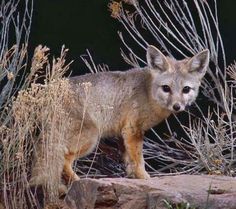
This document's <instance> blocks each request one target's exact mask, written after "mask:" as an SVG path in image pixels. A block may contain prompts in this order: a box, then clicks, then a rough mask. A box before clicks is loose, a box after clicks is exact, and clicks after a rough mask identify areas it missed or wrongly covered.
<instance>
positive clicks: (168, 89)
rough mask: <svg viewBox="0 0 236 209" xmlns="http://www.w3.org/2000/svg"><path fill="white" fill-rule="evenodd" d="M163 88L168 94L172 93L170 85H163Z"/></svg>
mask: <svg viewBox="0 0 236 209" xmlns="http://www.w3.org/2000/svg"><path fill="white" fill-rule="evenodd" d="M161 87H162V90H163V91H164V92H166V93H169V92H170V87H169V86H168V85H163V86H161Z"/></svg>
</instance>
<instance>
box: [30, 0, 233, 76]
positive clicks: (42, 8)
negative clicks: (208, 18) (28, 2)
mask: <svg viewBox="0 0 236 209" xmlns="http://www.w3.org/2000/svg"><path fill="white" fill-rule="evenodd" d="M109 2H110V1H109V0H67V1H66V0H36V1H35V2H34V17H33V25H32V32H31V39H30V46H31V49H33V48H34V47H36V46H37V45H38V44H43V45H47V46H48V47H49V48H50V49H51V54H54V55H59V52H60V49H61V46H62V45H63V44H65V45H66V47H67V48H69V49H70V51H69V56H68V59H69V60H72V59H73V60H74V63H73V64H72V66H71V70H72V71H73V74H83V73H85V72H88V69H87V68H86V66H85V65H84V64H83V62H82V60H81V59H80V55H82V54H85V53H86V49H89V51H90V52H91V54H92V55H93V58H94V60H95V62H96V63H97V64H99V63H105V64H108V66H109V67H110V69H111V70H112V69H114V70H126V69H128V68H129V66H128V65H127V64H126V63H125V62H124V61H123V59H122V57H121V55H120V47H121V46H122V43H121V41H120V39H119V37H118V34H117V31H118V30H122V26H121V24H120V23H119V22H118V21H117V20H115V19H113V18H111V17H110V12H109V11H108V6H107V4H108V3H109ZM217 2H218V14H219V15H218V16H219V21H220V29H221V34H222V37H223V41H224V45H225V50H226V57H227V64H230V63H232V62H233V61H234V59H235V57H236V44H235V42H236V12H235V9H236V1H235V0H217Z"/></svg>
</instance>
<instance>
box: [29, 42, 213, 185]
mask: <svg viewBox="0 0 236 209" xmlns="http://www.w3.org/2000/svg"><path fill="white" fill-rule="evenodd" d="M146 57H147V66H146V67H144V68H136V69H130V70H128V71H125V72H120V71H114V72H99V73H95V74H86V75H82V76H77V77H71V78H69V84H70V88H71V89H72V91H73V93H74V95H73V98H74V102H73V105H72V106H71V107H68V111H69V109H70V111H69V112H70V118H71V125H70V128H69V129H68V131H67V134H68V137H66V138H65V139H64V140H65V150H64V152H63V153H62V156H63V157H62V159H63V160H61V162H60V163H57V166H60V168H61V173H62V172H63V173H64V175H66V176H67V177H68V179H70V180H72V181H73V180H77V179H79V177H78V176H77V175H76V174H75V172H74V171H73V170H72V164H73V162H74V160H75V159H77V158H81V157H83V156H85V155H87V154H89V153H91V152H92V151H93V150H94V148H95V147H96V145H97V144H98V142H99V139H100V138H103V137H112V136H118V137H121V138H123V140H124V147H125V152H124V162H125V165H126V172H127V175H128V176H129V177H132V178H140V179H148V178H150V176H149V174H148V173H147V172H146V170H145V163H144V158H143V151H142V149H143V135H144V132H145V131H146V130H148V129H150V128H151V127H153V126H155V125H157V124H159V123H160V122H161V121H163V120H164V119H166V118H168V117H169V115H170V114H171V113H177V112H180V111H183V110H184V109H185V107H186V106H188V105H191V103H192V102H194V100H195V99H196V97H197V95H198V91H199V87H200V84H201V80H202V78H203V76H204V75H205V73H206V70H207V68H208V64H209V50H207V49H206V50H203V51H202V52H200V53H198V54H196V55H195V56H193V57H191V58H186V59H183V60H175V59H174V58H170V57H166V56H164V55H163V54H162V53H161V52H160V51H159V50H158V49H157V48H156V47H154V46H152V45H149V46H148V47H147V52H146ZM84 87H86V88H84ZM36 175H40V174H36V173H35V172H33V175H32V176H33V177H34V176H36Z"/></svg>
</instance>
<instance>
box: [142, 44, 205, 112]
mask: <svg viewBox="0 0 236 209" xmlns="http://www.w3.org/2000/svg"><path fill="white" fill-rule="evenodd" d="M146 56H147V63H148V68H149V69H150V71H151V74H152V83H151V96H152V98H153V99H154V100H155V101H156V102H157V103H158V105H160V106H161V107H163V108H167V109H168V110H170V111H171V112H180V111H183V110H184V109H185V107H186V106H189V105H191V104H192V102H194V101H195V99H196V97H197V95H198V90H199V87H200V85H201V80H202V78H203V76H204V75H205V73H206V71H207V68H208V64H209V50H207V49H206V50H203V51H202V52H200V53H198V54H196V55H195V56H193V57H192V58H186V59H183V60H175V59H173V58H170V57H166V56H165V55H163V54H162V53H161V52H160V51H159V50H158V49H157V48H156V47H154V46H151V45H150V46H148V48H147V55H146Z"/></svg>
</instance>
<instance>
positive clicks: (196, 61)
mask: <svg viewBox="0 0 236 209" xmlns="http://www.w3.org/2000/svg"><path fill="white" fill-rule="evenodd" d="M209 59H210V52H209V50H208V49H205V50H203V51H202V52H199V53H198V54H196V55H195V56H193V57H192V58H191V59H190V60H189V61H188V63H187V65H188V72H190V73H196V74H197V75H198V76H199V77H200V78H202V77H203V76H204V75H205V73H206V71H207V67H208V65H209Z"/></svg>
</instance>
